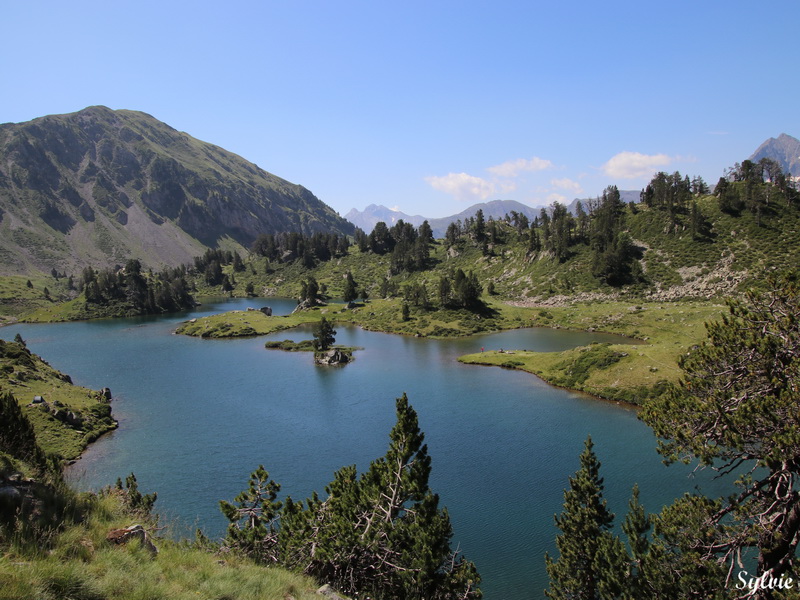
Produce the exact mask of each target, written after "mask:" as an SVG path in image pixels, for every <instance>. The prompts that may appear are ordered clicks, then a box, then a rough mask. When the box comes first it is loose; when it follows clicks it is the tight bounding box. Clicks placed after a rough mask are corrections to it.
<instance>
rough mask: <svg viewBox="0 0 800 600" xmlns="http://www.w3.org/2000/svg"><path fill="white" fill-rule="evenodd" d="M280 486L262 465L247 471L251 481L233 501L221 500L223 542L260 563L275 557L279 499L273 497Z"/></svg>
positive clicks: (271, 560)
mask: <svg viewBox="0 0 800 600" xmlns="http://www.w3.org/2000/svg"><path fill="white" fill-rule="evenodd" d="M280 489H281V486H280V485H279V484H278V483H276V482H274V481H272V480H271V479H270V478H269V473H268V472H267V470H266V469H264V466H263V465H259V467H258V469H256V470H255V471H253V473H252V474H251V475H250V484H249V486H248V488H247V489H246V490H244V491H243V492H241V493H240V494H239V495H238V496H236V498H234V500H233V501H234V502H235V503H236V504H232V503H230V502H226V501H225V500H220V503H219V506H220V510H221V511H222V514H224V515H225V517H226V518H227V519H228V521H229V524H228V531H227V535H226V537H225V542H224V543H225V545H226V546H227V547H228V548H231V549H236V550H238V551H241V552H244V553H245V554H247V555H248V556H250V557H251V558H253V559H255V560H257V561H259V562H261V563H271V562H274V561H275V560H276V558H277V549H276V544H277V537H278V536H277V529H276V526H275V519H276V518H277V516H278V513H279V511H280V508H281V503H280V502H277V501H276V500H275V498H276V497H277V495H278V492H279V491H280Z"/></svg>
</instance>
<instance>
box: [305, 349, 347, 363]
mask: <svg viewBox="0 0 800 600" xmlns="http://www.w3.org/2000/svg"><path fill="white" fill-rule="evenodd" d="M350 359H351V357H350V356H349V355H348V354H347V353H345V352H342V351H341V350H339V349H336V348H332V349H331V350H326V351H325V352H315V353H314V362H315V363H316V364H318V365H346V364H347V363H349V362H350Z"/></svg>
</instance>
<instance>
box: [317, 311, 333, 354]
mask: <svg viewBox="0 0 800 600" xmlns="http://www.w3.org/2000/svg"><path fill="white" fill-rule="evenodd" d="M312 333H313V335H314V340H313V341H312V345H313V346H314V350H316V351H317V352H325V351H326V350H327V349H328V348H330V347H331V346H332V345H333V344H334V342H336V337H335V336H336V330H335V329H334V328H333V324H332V323H331V322H330V321H328V319H326V318H325V317H322V318H321V319H320V320H319V322H318V323H317V324H316V326H315V327H314V331H313V332H312Z"/></svg>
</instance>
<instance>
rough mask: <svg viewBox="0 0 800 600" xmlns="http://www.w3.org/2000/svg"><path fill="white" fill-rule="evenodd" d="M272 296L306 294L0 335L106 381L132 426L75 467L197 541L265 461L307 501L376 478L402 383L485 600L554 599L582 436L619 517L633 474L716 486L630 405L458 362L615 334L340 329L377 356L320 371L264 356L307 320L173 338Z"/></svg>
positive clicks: (300, 359) (301, 357)
mask: <svg viewBox="0 0 800 600" xmlns="http://www.w3.org/2000/svg"><path fill="white" fill-rule="evenodd" d="M264 304H268V305H271V306H272V307H273V308H274V309H275V313H276V314H286V313H287V312H289V311H290V310H291V309H292V308H293V307H294V304H295V303H294V302H293V301H289V300H276V299H274V298H270V299H258V300H252V299H251V300H229V301H224V300H220V301H219V302H212V303H209V304H206V305H204V306H202V307H199V308H198V309H197V310H196V311H194V312H192V313H191V315H189V314H188V313H185V314H181V315H170V316H167V317H153V318H138V319H124V320H104V321H92V322H80V323H63V324H54V325H18V326H10V327H4V328H2V329H0V337H2V338H3V339H9V340H10V339H13V337H14V335H15V334H16V333H17V332H19V333H20V334H21V335H22V337H23V338H24V339H25V340H26V342H27V343H28V347H29V348H30V349H31V350H32V351H33V352H35V353H37V354H40V355H41V356H43V357H44V358H45V359H46V360H47V361H48V362H50V364H52V365H53V366H54V367H55V368H57V369H59V370H61V371H63V372H65V373H68V374H70V375H71V376H72V378H73V381H74V382H75V383H77V384H79V385H84V386H87V387H90V388H93V389H100V388H102V387H105V386H108V387H110V388H111V391H112V393H113V395H114V401H113V403H112V407H113V411H114V414H115V416H116V417H117V419H118V420H119V422H120V427H119V429H118V430H117V431H115V432H114V433H112V434H110V435H107V436H105V437H104V438H102V439H101V440H99V441H98V442H96V443H95V444H94V445H93V446H92V447H91V448H90V449H89V451H88V452H87V453H86V454H85V455H84V457H83V458H82V459H81V460H80V461H78V463H77V464H76V465H75V466H74V467H73V468H72V470H71V477H72V478H73V479H74V480H75V481H77V482H78V484H79V485H80V486H82V487H86V488H94V489H96V488H99V487H102V486H103V485H108V484H111V483H113V482H114V481H115V480H116V479H117V477H122V478H124V477H125V475H127V474H128V473H130V472H131V471H133V472H135V473H136V476H137V479H138V481H139V487H140V489H141V490H142V491H144V492H150V491H157V492H158V502H157V503H156V507H157V508H158V509H159V512H161V513H162V514H163V515H165V517H166V519H167V520H173V521H177V523H179V527H180V528H183V529H184V531H185V532H187V534H188V535H193V531H194V528H195V527H201V528H202V529H203V530H204V531H205V532H206V533H207V534H209V535H211V536H212V537H219V536H221V535H222V534H223V531H224V525H225V522H224V519H223V517H222V515H221V514H220V513H219V510H218V508H217V507H218V501H219V500H220V499H232V498H233V497H234V496H235V495H236V494H237V493H238V492H239V491H241V490H242V489H244V488H245V487H246V485H247V480H248V476H249V473H250V472H251V471H253V470H254V469H255V468H256V467H257V466H258V465H259V464H263V465H264V466H265V467H266V468H267V470H268V471H269V472H270V475H271V476H272V478H273V479H274V480H276V481H278V482H279V483H280V484H281V485H282V493H283V494H288V495H291V496H292V497H293V498H295V499H302V498H305V497H307V496H309V495H310V494H311V492H312V491H314V490H317V491H319V492H321V493H322V492H323V488H324V486H325V485H326V484H327V483H328V482H330V480H331V479H332V476H333V473H334V471H336V470H337V469H338V468H340V467H341V466H343V465H350V464H356V465H357V466H358V468H359V470H362V471H363V470H364V469H366V468H367V466H368V465H369V462H370V461H371V460H372V459H374V458H377V457H380V456H382V455H383V454H384V453H385V452H386V447H387V445H388V433H389V430H390V429H391V427H392V425H393V424H394V399H395V398H396V397H397V396H400V395H401V394H402V393H403V392H406V393H407V394H408V397H409V400H410V402H411V404H412V405H413V406H414V408H415V409H416V411H417V413H418V414H419V421H420V427H421V428H422V430H423V431H424V432H425V435H426V441H427V443H428V448H429V453H430V455H431V457H432V459H433V473H432V476H431V481H430V485H431V487H432V489H433V490H434V491H435V492H437V493H438V494H439V495H440V497H441V503H442V505H444V506H446V507H447V508H448V510H449V512H450V515H451V519H452V522H453V525H454V529H455V535H454V538H453V546H454V547H456V546H457V547H459V548H460V549H461V551H463V552H464V554H465V555H466V556H467V557H468V558H469V559H471V560H473V561H475V562H476V564H477V566H478V569H479V571H480V573H481V575H482V577H483V584H482V588H483V590H484V593H485V598H487V600H522V599H529V598H537V599H538V598H542V597H543V593H542V590H543V589H544V588H545V587H547V576H546V573H545V569H544V553H545V552H550V553H551V555H552V554H554V552H555V545H554V538H555V535H556V533H557V532H556V529H555V527H554V525H553V515H554V514H556V513H558V512H560V510H561V504H562V502H563V490H564V488H565V487H566V486H567V485H568V477H569V476H570V475H572V474H573V473H574V472H575V470H576V469H577V468H578V455H579V454H580V452H581V450H582V449H583V443H584V440H585V439H586V436H587V435H589V434H590V435H591V436H592V438H593V440H594V442H595V450H596V452H597V454H598V457H599V459H600V461H601V462H602V463H603V466H602V471H601V473H602V475H603V476H604V477H605V482H606V497H607V498H608V501H609V505H610V507H611V509H612V510H614V511H615V512H616V513H617V515H618V520H621V519H622V518H624V514H625V511H626V510H627V502H628V499H629V496H630V491H631V488H632V486H633V484H634V483H637V482H638V483H639V486H640V488H641V490H642V493H641V500H642V502H643V504H644V505H645V508H646V509H647V510H649V511H651V512H656V511H658V510H659V509H660V508H661V506H662V505H663V504H665V503H667V502H669V501H671V499H673V498H675V497H676V496H678V495H680V494H681V493H683V492H684V491H689V490H692V489H693V488H694V487H695V486H700V485H701V482H702V486H703V487H704V489H706V488H707V486H708V484H706V483H705V482H706V481H707V480H708V478H707V477H704V478H700V477H698V478H694V477H690V472H689V469H688V468H683V467H676V466H673V467H669V468H666V467H664V466H662V464H661V462H660V457H659V456H658V455H657V454H656V452H655V438H654V437H653V435H652V433H651V432H650V430H649V429H648V428H647V427H646V426H644V425H643V424H642V423H640V422H639V421H638V420H637V418H636V414H635V412H634V411H633V410H631V409H630V408H626V407H621V406H618V405H615V404H612V403H607V402H602V401H598V400H595V399H592V398H589V397H586V396H584V395H581V394H575V393H570V392H567V391H564V390H559V389H555V388H552V387H550V386H548V385H546V384H545V383H543V382H541V381H540V380H539V379H537V378H535V377H533V376H532V375H529V374H526V373H522V372H517V371H510V370H506V369H499V368H494V367H478V366H469V365H462V364H459V363H458V362H457V361H456V358H457V357H458V356H459V355H461V354H465V353H468V352H475V351H478V350H480V348H481V347H485V348H486V349H487V350H489V349H498V348H506V349H510V348H525V349H529V350H559V349H566V348H569V347H574V346H577V345H583V344H586V343H589V342H591V341H608V340H612V339H613V340H616V341H618V340H619V338H615V337H613V336H606V335H603V334H588V333H580V332H570V331H563V330H562V331H555V330H548V329H525V330H523V329H520V330H513V331H508V332H503V333H498V334H489V335H481V336H475V337H472V338H469V339H459V340H450V341H440V340H427V339H419V338H407V337H401V336H393V335H388V334H381V333H375V332H367V331H362V330H361V329H358V328H355V327H340V328H339V329H338V335H337V340H336V341H337V343H341V344H346V345H353V346H360V347H363V348H364V350H361V351H358V352H357V353H356V361H355V362H354V363H352V364H350V365H348V366H346V367H343V368H323V367H315V366H314V365H313V364H312V359H311V356H310V355H309V354H308V353H288V352H281V351H277V350H266V349H265V348H264V342H265V341H266V340H267V339H285V338H291V339H295V340H299V339H305V338H310V337H311V334H310V330H309V329H302V328H301V329H298V330H295V331H289V332H286V331H284V332H280V333H278V334H275V335H272V336H266V337H259V338H250V339H241V340H201V339H195V338H188V337H184V336H177V335H174V334H173V333H172V332H173V331H174V329H175V327H176V324H177V323H178V322H179V321H182V320H185V319H187V318H190V316H191V317H195V316H202V315H203V314H209V313H213V312H221V311H223V310H231V309H243V308H245V307H246V306H254V307H259V306H262V305H264ZM706 491H708V492H709V493H712V492H713V490H708V489H706Z"/></svg>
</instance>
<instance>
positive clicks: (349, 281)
mask: <svg viewBox="0 0 800 600" xmlns="http://www.w3.org/2000/svg"><path fill="white" fill-rule="evenodd" d="M356 298H358V291H357V290H356V282H355V279H353V274H352V273H351V272H350V271H348V272H347V275H345V280H344V292H342V300H344V301H345V302H352V301H353V300H355V299H356Z"/></svg>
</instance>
